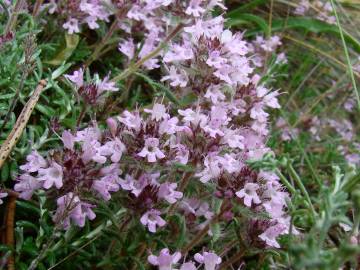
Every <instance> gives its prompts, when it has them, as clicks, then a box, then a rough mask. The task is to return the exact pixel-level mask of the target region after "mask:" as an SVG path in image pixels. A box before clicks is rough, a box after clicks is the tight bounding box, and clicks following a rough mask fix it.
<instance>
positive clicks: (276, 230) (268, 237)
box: [259, 223, 287, 248]
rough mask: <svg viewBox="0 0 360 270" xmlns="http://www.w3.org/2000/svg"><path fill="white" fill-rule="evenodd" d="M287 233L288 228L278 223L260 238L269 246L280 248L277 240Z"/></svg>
mask: <svg viewBox="0 0 360 270" xmlns="http://www.w3.org/2000/svg"><path fill="white" fill-rule="evenodd" d="M286 231H287V227H286V226H285V225H284V224H281V223H278V224H276V225H274V226H271V227H269V228H268V229H266V231H265V232H263V233H262V234H260V235H259V238H260V239H261V240H263V241H265V243H266V244H267V245H268V246H271V247H275V248H280V245H279V243H278V242H277V241H276V238H277V237H278V236H279V235H281V234H284V233H286Z"/></svg>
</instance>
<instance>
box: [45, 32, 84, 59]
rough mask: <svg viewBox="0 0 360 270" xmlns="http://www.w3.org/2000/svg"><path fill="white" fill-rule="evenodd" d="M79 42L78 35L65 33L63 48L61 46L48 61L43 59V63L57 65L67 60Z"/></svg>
mask: <svg viewBox="0 0 360 270" xmlns="http://www.w3.org/2000/svg"><path fill="white" fill-rule="evenodd" d="M78 44H79V36H78V35H70V34H68V33H66V34H65V48H63V49H62V50H61V51H60V52H58V54H57V55H56V56H55V57H54V58H53V59H52V60H49V61H45V62H44V63H46V64H49V65H53V66H58V65H61V64H62V63H63V62H65V61H66V60H68V59H69V58H70V56H71V55H72V54H73V52H74V51H75V49H76V47H77V45H78Z"/></svg>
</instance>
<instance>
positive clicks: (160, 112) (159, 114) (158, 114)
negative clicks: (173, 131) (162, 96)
mask: <svg viewBox="0 0 360 270" xmlns="http://www.w3.org/2000/svg"><path fill="white" fill-rule="evenodd" d="M144 111H145V112H147V113H150V114H151V120H155V121H160V120H162V119H168V118H169V114H168V113H166V108H165V106H164V105H163V104H160V103H155V104H154V106H153V108H152V109H144Z"/></svg>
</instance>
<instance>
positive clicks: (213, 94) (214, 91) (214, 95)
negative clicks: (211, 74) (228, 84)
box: [204, 86, 226, 104]
mask: <svg viewBox="0 0 360 270" xmlns="http://www.w3.org/2000/svg"><path fill="white" fill-rule="evenodd" d="M204 97H205V98H208V99H210V100H211V102H212V103H213V104H217V103H219V102H220V101H223V100H225V98H226V96H225V95H224V94H223V93H222V92H221V91H220V90H219V88H218V87H216V86H214V87H211V88H209V89H208V90H207V91H206V94H205V95H204Z"/></svg>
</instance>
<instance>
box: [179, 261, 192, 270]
mask: <svg viewBox="0 0 360 270" xmlns="http://www.w3.org/2000/svg"><path fill="white" fill-rule="evenodd" d="M180 270H196V267H195V264H194V263H193V262H186V263H183V264H182V265H181V267H180Z"/></svg>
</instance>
